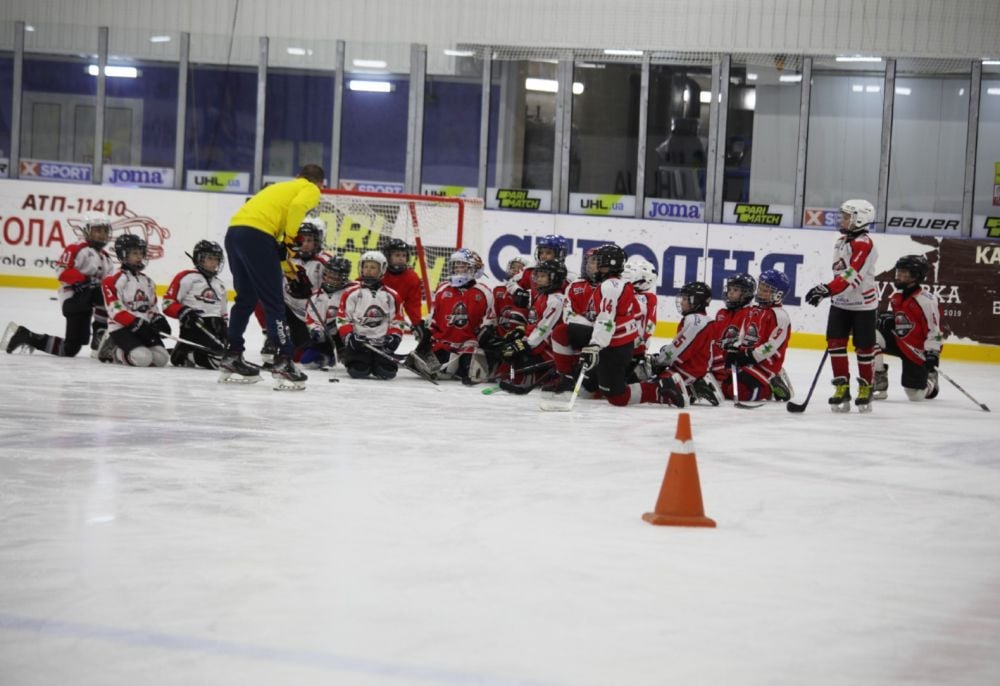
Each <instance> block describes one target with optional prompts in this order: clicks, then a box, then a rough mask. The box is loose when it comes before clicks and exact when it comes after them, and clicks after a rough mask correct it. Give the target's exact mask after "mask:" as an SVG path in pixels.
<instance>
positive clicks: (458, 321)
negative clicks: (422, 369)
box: [427, 281, 496, 352]
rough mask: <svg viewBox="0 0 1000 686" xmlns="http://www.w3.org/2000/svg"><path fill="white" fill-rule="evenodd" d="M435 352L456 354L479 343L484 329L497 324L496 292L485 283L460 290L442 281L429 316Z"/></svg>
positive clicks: (474, 284)
mask: <svg viewBox="0 0 1000 686" xmlns="http://www.w3.org/2000/svg"><path fill="white" fill-rule="evenodd" d="M427 318H428V320H429V321H430V329H431V336H432V339H433V347H432V350H433V351H434V352H438V351H439V350H445V351H448V352H456V351H458V350H460V349H463V347H464V346H467V345H469V344H470V342H472V343H475V341H476V339H477V336H478V335H479V332H480V330H481V329H482V328H483V327H484V326H492V325H494V324H496V314H495V312H494V310H493V292H492V291H491V290H490V289H489V287H488V286H486V285H484V284H481V283H472V284H469V285H467V286H465V287H463V288H456V287H455V286H453V285H451V283H449V282H447V281H442V282H441V285H440V286H438V288H437V290H436V291H435V292H434V302H433V304H432V305H431V311H430V314H429V315H428V317H427Z"/></svg>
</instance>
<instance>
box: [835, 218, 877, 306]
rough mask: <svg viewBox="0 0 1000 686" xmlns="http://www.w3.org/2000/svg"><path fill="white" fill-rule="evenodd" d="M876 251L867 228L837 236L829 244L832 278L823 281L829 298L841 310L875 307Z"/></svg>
mask: <svg viewBox="0 0 1000 686" xmlns="http://www.w3.org/2000/svg"><path fill="white" fill-rule="evenodd" d="M877 261H878V251H877V250H876V249H875V244H874V243H872V239H871V236H869V235H868V233H867V232H864V233H861V234H859V235H856V236H841V237H840V238H838V239H837V243H836V244H835V245H834V247H833V280H832V281H831V282H830V283H829V284H827V285H828V286H829V288H830V295H831V301H832V302H833V304H834V305H835V306H836V307H839V308H840V309H842V310H874V309H876V308H877V307H878V289H877V288H876V286H875V263H876V262H877Z"/></svg>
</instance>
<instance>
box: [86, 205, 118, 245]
mask: <svg viewBox="0 0 1000 686" xmlns="http://www.w3.org/2000/svg"><path fill="white" fill-rule="evenodd" d="M81 232H82V233H83V239H84V240H85V241H87V243H88V245H90V247H92V248H94V249H96V250H100V249H101V248H103V247H104V246H105V245H107V244H108V240H109V239H110V238H111V218H110V217H108V216H107V215H104V214H93V213H91V214H88V215H87V216H86V217H85V218H84V221H83V228H82V229H81Z"/></svg>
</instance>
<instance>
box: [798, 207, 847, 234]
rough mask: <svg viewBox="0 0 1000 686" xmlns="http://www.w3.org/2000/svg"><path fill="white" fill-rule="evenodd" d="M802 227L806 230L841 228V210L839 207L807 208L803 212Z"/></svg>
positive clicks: (835, 229)
mask: <svg viewBox="0 0 1000 686" xmlns="http://www.w3.org/2000/svg"><path fill="white" fill-rule="evenodd" d="M802 226H803V228H806V229H833V230H834V231H837V230H839V228H840V208H838V207H806V208H805V209H804V210H803V211H802Z"/></svg>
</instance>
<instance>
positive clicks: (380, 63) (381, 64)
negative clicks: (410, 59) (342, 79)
mask: <svg viewBox="0 0 1000 686" xmlns="http://www.w3.org/2000/svg"><path fill="white" fill-rule="evenodd" d="M353 63H354V66H355V67H361V68H362V69H385V68H386V67H387V66H388V64H389V63H388V62H386V61H385V60H353Z"/></svg>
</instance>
